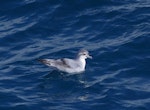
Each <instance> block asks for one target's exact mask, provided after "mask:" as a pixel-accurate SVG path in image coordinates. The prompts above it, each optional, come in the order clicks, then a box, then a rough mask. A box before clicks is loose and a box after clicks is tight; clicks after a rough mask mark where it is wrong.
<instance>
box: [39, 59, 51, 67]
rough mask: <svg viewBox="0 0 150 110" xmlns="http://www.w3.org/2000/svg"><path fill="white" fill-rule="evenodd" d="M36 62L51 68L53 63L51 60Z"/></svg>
mask: <svg viewBox="0 0 150 110" xmlns="http://www.w3.org/2000/svg"><path fill="white" fill-rule="evenodd" d="M38 61H39V62H41V63H43V64H45V65H47V66H53V61H52V60H51V59H38Z"/></svg>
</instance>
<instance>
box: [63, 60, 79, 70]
mask: <svg viewBox="0 0 150 110" xmlns="http://www.w3.org/2000/svg"><path fill="white" fill-rule="evenodd" d="M61 61H62V62H63V64H64V65H66V66H67V67H69V68H75V67H77V66H79V65H78V63H77V62H76V61H75V60H72V59H68V58H64V59H61Z"/></svg>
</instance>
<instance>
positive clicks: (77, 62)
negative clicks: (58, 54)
mask: <svg viewBox="0 0 150 110" xmlns="http://www.w3.org/2000/svg"><path fill="white" fill-rule="evenodd" d="M87 58H90V59H92V56H90V55H89V52H88V51H87V50H85V49H80V50H79V52H78V53H77V55H76V57H75V58H74V59H70V58H60V59H38V61H39V62H41V63H43V64H44V65H47V66H49V67H54V68H56V69H57V70H59V71H62V72H65V73H82V72H84V71H85V66H86V59H87Z"/></svg>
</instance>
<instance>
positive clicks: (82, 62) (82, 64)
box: [77, 57, 86, 70]
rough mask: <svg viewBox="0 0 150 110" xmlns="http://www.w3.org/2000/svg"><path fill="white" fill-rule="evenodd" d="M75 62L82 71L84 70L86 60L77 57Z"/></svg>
mask: <svg viewBox="0 0 150 110" xmlns="http://www.w3.org/2000/svg"><path fill="white" fill-rule="evenodd" d="M77 60H78V61H79V62H80V64H79V65H80V66H81V67H82V69H83V70H84V69H85V65H86V60H85V59H84V58H82V57H78V58H77Z"/></svg>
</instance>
